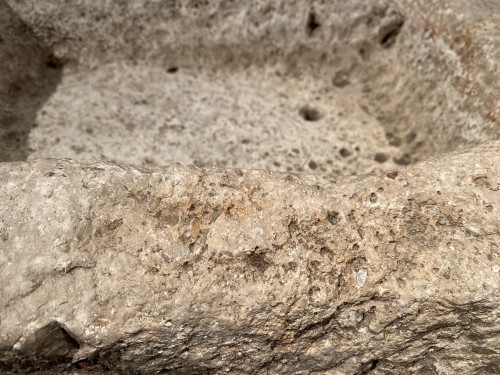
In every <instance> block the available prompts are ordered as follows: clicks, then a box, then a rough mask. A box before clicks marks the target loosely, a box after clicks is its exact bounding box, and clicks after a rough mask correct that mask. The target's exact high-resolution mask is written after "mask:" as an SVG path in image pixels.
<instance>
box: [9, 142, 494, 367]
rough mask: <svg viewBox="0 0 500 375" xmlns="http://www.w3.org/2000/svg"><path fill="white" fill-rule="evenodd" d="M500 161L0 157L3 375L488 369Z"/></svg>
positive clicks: (488, 156)
mask: <svg viewBox="0 0 500 375" xmlns="http://www.w3.org/2000/svg"><path fill="white" fill-rule="evenodd" d="M499 151H500V144H498V143H496V144H492V145H490V146H488V147H483V148H481V149H476V150H472V151H469V152H465V153H462V154H456V155H449V156H447V157H446V158H445V159H440V160H432V161H429V162H425V163H422V164H418V165H416V166H415V167H413V168H411V169H406V170H405V171H404V172H403V171H391V172H388V173H386V174H378V175H370V176H364V177H351V178H345V179H341V180H338V181H334V179H333V178H328V177H319V176H303V177H299V176H296V175H291V174H289V175H287V174H277V173H269V172H263V171H247V170H219V169H200V168H197V167H183V166H180V165H177V166H175V165H174V166H171V167H168V168H164V169H162V168H152V169H136V168H131V167H124V166H116V165H111V164H106V163H94V164H91V163H83V162H75V161H59V160H46V161H43V160H41V161H33V162H30V163H14V164H5V163H4V164H2V165H1V169H0V182H1V184H0V199H1V201H2V202H3V205H2V206H1V208H0V210H1V211H0V216H1V217H2V222H1V224H2V248H3V251H2V253H1V256H2V258H1V260H0V267H1V272H0V275H1V280H0V281H1V284H2V285H3V288H2V295H1V299H0V300H1V301H2V305H1V308H0V314H1V315H0V316H1V327H2V330H1V331H0V342H1V347H2V351H1V354H0V361H1V362H0V364H1V365H2V369H3V371H7V370H9V369H10V370H11V371H14V372H15V371H20V370H22V371H27V370H32V369H39V370H43V369H44V368H51V367H52V370H51V371H55V370H54V369H59V370H63V369H67V368H74V371H76V372H78V369H79V368H84V369H86V370H89V369H100V370H105V369H111V370H113V371H117V372H122V373H156V372H157V371H160V372H161V373H175V374H183V373H185V374H193V373H200V374H201V373H225V372H229V373H235V374H267V373H295V374H353V373H359V374H364V373H370V374H387V373H392V374H394V373H418V374H438V373H446V374H452V373H462V374H475V373H491V374H493V373H496V372H498V370H499V369H500V367H499V362H498V358H499V353H500V351H499V350H500V325H499V323H500V321H499V319H498V304H499V302H500V298H499V289H498V281H499V271H500V248H499V247H498V245H499V241H500V233H499V229H500V221H499V218H500V212H499V209H500V180H499V178H498V176H499V175H500V170H499V167H500V157H499V155H500V153H499ZM48 327H49V328H48Z"/></svg>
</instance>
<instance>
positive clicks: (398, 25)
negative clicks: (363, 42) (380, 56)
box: [379, 15, 404, 48]
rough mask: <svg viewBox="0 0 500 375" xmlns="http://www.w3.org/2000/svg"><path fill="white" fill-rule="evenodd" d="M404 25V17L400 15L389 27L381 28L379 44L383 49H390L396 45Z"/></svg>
mask: <svg viewBox="0 0 500 375" xmlns="http://www.w3.org/2000/svg"><path fill="white" fill-rule="evenodd" d="M403 25H404V18H403V16H401V15H399V16H398V17H396V19H395V20H394V21H392V22H390V23H389V24H388V25H386V26H384V27H382V28H381V30H380V33H379V43H380V45H381V46H382V47H383V48H390V47H392V46H393V45H394V43H396V39H397V37H398V35H399V33H400V32H401V29H402V27H403Z"/></svg>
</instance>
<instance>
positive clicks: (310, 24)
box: [306, 12, 321, 36]
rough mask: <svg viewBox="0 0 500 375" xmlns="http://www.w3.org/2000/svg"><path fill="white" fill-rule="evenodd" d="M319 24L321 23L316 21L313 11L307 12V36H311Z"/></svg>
mask: <svg viewBox="0 0 500 375" xmlns="http://www.w3.org/2000/svg"><path fill="white" fill-rule="evenodd" d="M320 26H321V24H320V23H319V22H318V20H317V19H316V15H315V14H314V12H311V13H309V17H308V18H307V27H306V31H307V36H313V34H314V32H315V31H316V29H318V28H319V27H320Z"/></svg>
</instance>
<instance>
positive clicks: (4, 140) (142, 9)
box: [0, 0, 498, 175]
mask: <svg viewBox="0 0 500 375" xmlns="http://www.w3.org/2000/svg"><path fill="white" fill-rule="evenodd" d="M24 3H25V2H23V1H20V2H19V1H5V2H4V1H0V18H1V25H0V28H1V29H2V30H0V31H1V34H0V35H1V39H0V41H1V42H0V61H2V65H3V68H2V73H1V76H0V103H1V109H0V121H1V126H0V161H15V160H29V159H36V158H71V159H85V160H89V159H90V160H95V159H101V160H110V161H113V162H117V163H125V164H132V165H146V164H160V165H164V164H169V163H174V162H179V163H185V164H191V163H193V164H195V165H200V166H218V167H227V168H256V169H268V170H273V171H282V172H299V173H317V174H336V175H352V174H361V173H370V172H374V171H377V170H382V169H391V168H402V167H404V166H406V165H409V164H413V163H415V162H417V161H420V160H423V159H426V158H428V157H430V156H431V155H435V154H439V153H444V152H450V151H453V150H458V149H462V148H464V147H468V146H471V145H475V144H478V143H480V142H482V141H484V140H487V139H491V138H496V137H497V136H498V134H497V133H498V130H497V129H496V128H495V127H494V126H493V125H492V124H493V122H492V119H491V118H489V117H488V115H487V114H488V112H487V111H486V109H487V108H486V107H487V105H488V103H485V102H486V101H485V100H483V99H484V98H481V97H480V96H481V95H479V94H478V93H477V92H476V96H477V97H476V98H474V95H472V94H471V92H469V91H471V90H472V89H471V88H470V87H472V86H470V87H469V86H467V85H460V84H459V83H460V77H461V74H463V71H462V70H463V59H462V57H463V54H465V53H466V52H467V43H468V39H467V36H464V35H457V37H456V38H455V40H454V41H453V43H451V44H450V45H447V44H446V43H444V41H445V39H443V38H442V37H441V36H440V35H439V33H438V31H436V30H438V27H439V25H438V24H437V23H435V24H433V23H432V22H431V23H429V21H428V20H426V19H425V17H424V16H422V14H421V13H419V11H418V6H417V5H412V7H413V8H411V7H409V6H407V5H408V4H409V3H408V4H406V2H405V1H399V2H394V1H389V0H376V1H369V2H367V1H364V0H358V1H348V2H347V1H340V0H338V1H330V2H321V1H312V2H309V1H294V2H290V1H265V2H239V3H238V2H236V3H235V2H231V1H226V0H220V1H180V2H163V3H161V2H153V1H136V2H127V1H117V2H107V1H106V2H93V1H92V2H91V1H81V2H76V3H74V4H69V2H68V5H58V6H51V5H50V2H46V3H45V2H41V3H39V5H38V6H37V5H33V6H32V7H31V8H30V7H27V6H26V4H24ZM491 4H493V3H491ZM491 6H493V5H491ZM483 11H484V14H485V15H486V14H488V11H489V9H488V8H485V9H484V10H483ZM477 14H478V13H476V16H477ZM470 22H477V23H480V22H482V19H481V18H480V17H479V19H477V20H472V21H470ZM457 51H458V52H457ZM457 82H459V83H457ZM467 90H469V91H467ZM485 108H486V109H485Z"/></svg>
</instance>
